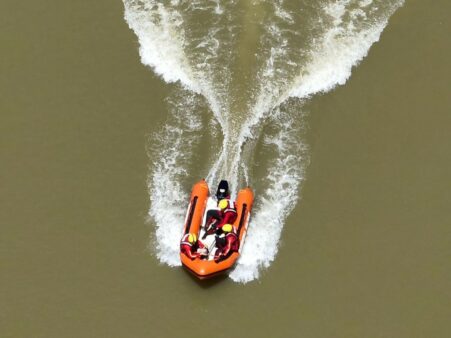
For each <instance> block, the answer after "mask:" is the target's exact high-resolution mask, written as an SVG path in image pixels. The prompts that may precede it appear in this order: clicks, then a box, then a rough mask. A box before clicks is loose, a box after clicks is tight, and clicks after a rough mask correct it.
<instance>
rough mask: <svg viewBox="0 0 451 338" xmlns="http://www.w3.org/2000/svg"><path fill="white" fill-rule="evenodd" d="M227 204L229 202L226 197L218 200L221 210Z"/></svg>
mask: <svg viewBox="0 0 451 338" xmlns="http://www.w3.org/2000/svg"><path fill="white" fill-rule="evenodd" d="M228 205H229V202H228V201H227V200H226V199H223V200H220V201H219V203H218V206H219V208H220V209H221V210H224V209H225V208H227V206H228Z"/></svg>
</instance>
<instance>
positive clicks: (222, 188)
mask: <svg viewBox="0 0 451 338" xmlns="http://www.w3.org/2000/svg"><path fill="white" fill-rule="evenodd" d="M229 197H230V191H229V183H228V182H227V181H226V180H221V182H219V185H218V190H217V191H216V198H217V199H218V201H220V200H222V199H224V198H229Z"/></svg>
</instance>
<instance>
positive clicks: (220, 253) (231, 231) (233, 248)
mask: <svg viewBox="0 0 451 338" xmlns="http://www.w3.org/2000/svg"><path fill="white" fill-rule="evenodd" d="M221 231H222V233H223V235H222V236H224V237H222V236H217V238H216V246H217V249H216V253H215V262H216V263H218V262H220V261H221V260H223V259H226V258H228V257H229V256H230V255H231V254H232V253H234V252H238V250H239V249H240V239H239V238H238V235H237V233H236V229H235V227H234V226H232V224H224V225H223V226H222V228H221Z"/></svg>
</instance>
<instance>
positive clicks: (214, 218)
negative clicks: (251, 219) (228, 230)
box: [202, 198, 237, 239]
mask: <svg viewBox="0 0 451 338" xmlns="http://www.w3.org/2000/svg"><path fill="white" fill-rule="evenodd" d="M218 207H219V210H209V211H208V212H207V222H206V225H205V227H206V231H205V234H204V236H203V237H202V239H204V238H205V237H206V236H208V235H211V234H214V233H215V232H217V231H219V230H221V228H222V227H223V226H224V225H225V224H233V223H234V222H235V220H236V217H237V213H236V208H235V203H233V202H232V201H231V200H230V199H228V198H227V199H226V198H224V199H222V200H220V201H219V202H218Z"/></svg>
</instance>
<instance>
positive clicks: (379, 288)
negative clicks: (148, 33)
mask: <svg viewBox="0 0 451 338" xmlns="http://www.w3.org/2000/svg"><path fill="white" fill-rule="evenodd" d="M249 3H251V2H249ZM249 3H247V2H243V3H242V4H241V7H240V11H242V12H244V14H242V16H241V17H240V18H242V20H248V19H246V18H247V16H246V13H247V14H248V15H250V14H249V13H251V12H252V11H254V9H253V8H249V6H248V5H249ZM256 3H258V2H256ZM288 3H289V4H291V5H293V6H294V5H295V2H293V1H291V2H290V1H288ZM305 3H310V4H313V3H315V2H314V1H306V2H305ZM317 3H320V2H317ZM257 5H258V4H257ZM250 7H252V6H250ZM306 8H307V9H306V10H307V12H308V11H309V10H311V11H315V10H316V9H315V8H314V6H311V7H309V6H307V7H306ZM260 10H261V11H260ZM264 10H268V9H265V8H264V6H263V7H261V8H259V10H255V13H254V14H255V18H256V20H259V21H260V20H264V18H265V16H264V14H262V13H264V12H262V11H264ZM450 11H451V3H450V2H449V1H445V0H437V1H419V0H407V1H406V2H405V4H404V5H403V6H402V7H400V8H399V9H398V10H397V11H396V12H394V14H393V15H392V16H391V17H390V19H389V22H388V25H387V26H386V28H385V30H384V31H383V33H382V35H381V38H380V41H379V42H377V43H375V44H374V45H373V46H372V47H371V49H370V51H369V54H368V56H367V57H366V58H364V59H363V61H362V62H361V63H360V64H359V65H358V66H357V67H354V68H353V71H352V76H351V77H350V79H349V80H348V81H347V82H346V84H344V85H342V86H338V87H336V88H335V89H333V90H332V91H329V92H326V93H323V94H317V95H314V96H313V97H312V98H311V99H310V100H308V101H305V102H304V103H303V106H302V111H303V112H304V115H303V116H304V117H303V121H302V124H303V127H302V130H303V131H302V140H303V142H304V143H305V144H306V146H307V147H308V150H306V152H307V153H308V156H307V157H308V161H307V163H306V164H305V167H304V169H303V177H304V179H303V183H302V185H301V186H300V188H299V190H298V191H296V194H297V195H298V196H299V201H298V202H297V204H295V208H294V210H293V211H292V212H291V213H288V216H287V218H286V220H284V221H283V231H282V234H281V239H280V242H278V244H277V243H276V244H277V245H278V247H279V250H278V253H277V255H276V256H275V260H274V261H271V262H270V266H269V267H267V268H263V269H260V270H259V272H260V273H259V276H258V278H257V279H254V280H252V281H250V282H248V283H246V284H243V283H239V282H238V283H237V282H235V281H234V280H232V279H230V278H220V279H218V280H214V281H207V282H205V283H200V282H198V281H196V280H194V279H193V278H192V277H191V276H190V275H188V274H187V273H186V272H185V271H184V270H183V269H182V268H180V267H169V266H168V265H165V264H163V263H161V262H160V260H161V257H160V256H158V254H157V253H156V252H155V250H153V249H152V248H151V249H149V246H152V245H154V244H155V242H154V241H153V240H152V241H150V244H149V237H152V238H153V237H155V221H154V220H153V219H152V218H150V219H148V211H149V204H150V203H149V199H150V198H149V196H150V193H149V191H148V186H147V181H148V179H149V175H150V176H151V175H152V172H153V171H152V170H153V169H152V168H153V167H152V166H153V163H154V162H153V160H154V159H153V158H152V156H154V155H151V158H149V156H148V154H147V149H149V142H150V143H152V142H153V140H154V138H155V135H157V134H156V133H158V132H159V131H160V130H161V129H162V128H163V126H164V125H165V123H166V120H167V110H168V104H167V100H168V99H167V97H168V96H170V95H174V94H173V93H174V91H175V90H177V89H176V87H177V85H174V84H168V83H166V82H165V81H163V79H162V78H161V77H159V76H157V75H155V73H154V72H152V70H151V69H150V68H149V67H146V66H144V65H143V64H141V62H140V58H139V55H138V47H139V44H138V41H137V37H136V35H135V34H134V32H133V31H132V30H130V28H129V27H128V26H127V23H126V22H125V21H124V5H123V3H122V2H120V1H115V2H112V1H104V0H99V1H89V2H88V1H72V2H68V1H10V0H3V1H2V2H1V3H0V27H1V30H0V42H1V44H0V337H58V338H60V337H199V336H203V337H204V336H209V337H302V338H326V337H327V338H328V337H343V338H374V337H380V338H382V337H387V338H389V337H390V338H391V337H396V338H404V337H405V338H414V337H418V338H420V337H421V338H439V337H440V338H441V337H443V338H447V337H449V336H450V335H451V324H450V321H449V318H451V291H450V290H451V269H450V268H451V265H450V262H451V228H450V227H451V214H450V205H451V192H450V189H451V150H450V149H451V95H450V88H451V87H450V76H451V71H450V70H451V44H450V43H449V41H450V40H449V36H450V35H451V27H450V20H449V18H448V13H450ZM249 20H250V19H249ZM259 34H262V32H261V31H260V28H259V27H258V26H255V27H254V28H253V29H252V30H250V31H248V34H247V35H246V34H242V35H238V36H241V37H242V38H238V40H239V41H235V42H234V43H236V46H239V51H240V53H243V54H246V48H248V49H249V50H248V54H246V55H244V56H243V58H239V55H238V56H234V57H235V59H234V61H233V62H234V63H233V67H236V69H238V70H239V71H238V70H237V71H236V72H237V73H238V72H239V73H240V74H244V75H243V77H242V78H241V79H242V80H240V78H239V77H237V76H232V80H231V81H230V83H232V84H233V86H234V88H238V89H235V90H234V91H232V92H233V95H234V96H233V97H234V99H235V100H234V101H233V102H232V103H231V104H230V106H231V107H235V108H234V109H238V108H236V107H245V106H247V105H249V102H248V101H251V99H250V98H251V97H252V95H250V94H249V95H248V96H247V98H248V100H247V101H246V100H245V99H243V97H240V93H243V92H245V91H246V89H245V88H248V87H249V84H248V83H250V82H251V80H250V78H252V74H253V72H252V71H251V70H249V67H254V66H255V67H258V64H257V65H253V63H252V59H250V58H249V55H251V54H252V55H253V53H254V52H255V51H254V49H257V48H258V43H257V42H255V41H257V37H258V36H259ZM223 57H224V59H225V60H226V59H227V57H225V56H223ZM306 58H307V57H306ZM193 59H194V57H193ZM246 69H247V70H248V73H246V71H244V70H246ZM243 72H244V73H243ZM220 78H221V76H220V75H218V79H216V80H218V81H219V79H220ZM246 81H247V82H246ZM240 86H241V87H240ZM174 88H175V89H174ZM243 109H244V108H243ZM205 114H207V113H205ZM208 116H211V114H210V115H208ZM206 119H208V117H206ZM234 121H236V120H234ZM238 122H240V121H238ZM234 123H235V122H233V121H232V122H231V125H233V124H234ZM207 125H208V123H207ZM216 128H217V127H216ZM264 132H265V128H263V133H264ZM149 137H150V141H149ZM204 139H206V140H208V139H209V136H204ZM213 141H214V140H213ZM213 141H212V142H213ZM212 144H214V142H213V143H212ZM259 147H260V148H261V147H264V146H263V145H260V146H256V149H260V148H259ZM199 149H201V150H202V151H203V152H205V153H208V155H209V157H214V156H215V155H217V152H216V151H214V150H212V149H211V147H209V146H206V145H200V146H199ZM253 156H254V157H253V161H255V163H256V166H255V167H253V168H251V170H250V172H251V173H252V174H253V175H254V176H253V179H250V181H251V183H253V185H255V186H256V191H257V192H259V191H264V185H265V184H266V183H265V181H264V176H265V175H266V174H265V172H266V171H265V170H263V169H262V168H261V167H258V165H257V164H258V163H263V162H264V161H265V159H266V158H265V156H266V155H265V151H256V152H254V155H253ZM268 156H269V155H268ZM271 156H273V155H271ZM208 167H209V166H208V165H197V164H192V165H191V170H190V171H189V175H188V177H185V178H184V182H185V183H183V184H182V185H183V189H184V190H185V191H189V186H190V184H191V183H192V182H194V181H195V180H197V179H198V178H199V177H201V175H205V174H207V173H208V170H209V168H208ZM193 168H194V169H193ZM196 168H197V169H198V172H196V171H195V169H196ZM149 172H150V174H149ZM241 180H244V179H243V178H241ZM259 189H260V190H259ZM262 194H263V193H262ZM258 199H259V195H258V194H257V202H258ZM185 207H186V205H180V208H181V209H184V208H185ZM158 212H164V211H161V210H160V211H158ZM250 226H251V227H252V222H251V225H250ZM269 236H270V238H271V234H269ZM249 240H251V239H249ZM274 241H277V238H275V239H274Z"/></svg>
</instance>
